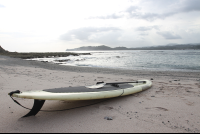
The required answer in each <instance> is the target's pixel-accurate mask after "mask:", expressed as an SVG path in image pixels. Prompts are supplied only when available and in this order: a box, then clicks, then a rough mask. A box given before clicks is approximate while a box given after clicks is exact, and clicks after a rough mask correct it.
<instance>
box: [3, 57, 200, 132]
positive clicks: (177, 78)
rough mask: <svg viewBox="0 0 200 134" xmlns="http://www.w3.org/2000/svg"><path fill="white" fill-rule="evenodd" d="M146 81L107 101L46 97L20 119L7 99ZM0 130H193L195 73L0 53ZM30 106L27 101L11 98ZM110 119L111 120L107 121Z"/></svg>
mask: <svg viewBox="0 0 200 134" xmlns="http://www.w3.org/2000/svg"><path fill="white" fill-rule="evenodd" d="M141 79H148V80H151V81H152V83H153V86H152V87H151V88H150V89H148V90H146V91H143V92H140V93H137V94H133V95H128V96H123V97H117V98H113V99H108V100H103V101H102V100H92V101H75V102H66V101H46V102H45V104H44V106H43V108H42V110H43V109H44V110H55V109H67V108H73V107H77V106H84V105H88V104H93V103H94V102H95V103H97V102H98V101H99V103H97V104H94V105H91V106H87V107H82V108H77V109H72V110H67V111H60V112H58V111H57V112H42V111H40V112H39V113H38V114H37V115H36V116H32V117H27V118H21V117H22V116H24V115H25V114H27V113H28V112H29V111H28V110H26V109H24V108H22V107H20V106H19V105H17V104H16V103H15V102H13V101H12V99H11V98H10V97H9V95H8V93H9V92H11V91H15V90H20V91H34V90H44V89H50V88H60V87H69V86H86V85H95V84H96V82H101V81H104V82H118V81H120V82H125V81H135V80H141ZM0 91H1V94H0V98H1V101H0V103H1V112H0V115H1V120H0V124H1V125H0V132H1V133H11V132H15V133H38V132H42V133H53V132H59V133H64V132H65V133H72V132H73V133H75V132H81V133H97V132H101V133H103V132H107V133H111V132H117V133H126V132H127V133H153V132H156V133H158V132H162V133H172V132H175V133H180V132H184V133H188V132H190V133H199V132H200V113H199V111H200V106H199V102H200V72H192V71H191V72H187V71H184V72H181V71H145V70H122V69H106V68H92V67H76V66H62V65H58V64H52V63H43V62H39V61H27V60H23V59H19V58H10V57H7V56H0ZM16 100H17V101H19V102H20V103H21V104H23V105H24V106H26V107H29V108H32V106H33V100H28V99H19V98H16ZM105 117H110V118H111V119H112V120H107V118H105Z"/></svg>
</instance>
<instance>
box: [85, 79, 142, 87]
mask: <svg viewBox="0 0 200 134" xmlns="http://www.w3.org/2000/svg"><path fill="white" fill-rule="evenodd" d="M125 83H145V81H131V82H113V83H104V82H103V81H102V82H97V83H96V85H93V86H86V87H87V88H96V89H98V88H102V87H104V86H105V85H112V86H114V87H119V85H118V84H125Z"/></svg>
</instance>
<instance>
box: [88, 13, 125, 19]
mask: <svg viewBox="0 0 200 134" xmlns="http://www.w3.org/2000/svg"><path fill="white" fill-rule="evenodd" d="M123 17H124V16H123V15H122V14H119V13H118V14H117V13H113V14H111V15H107V16H96V17H89V18H88V19H119V18H123Z"/></svg>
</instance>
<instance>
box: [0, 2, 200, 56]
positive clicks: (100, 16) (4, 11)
mask: <svg viewBox="0 0 200 134" xmlns="http://www.w3.org/2000/svg"><path fill="white" fill-rule="evenodd" d="M173 43H175V44H187V43H200V0H0V46H2V47H3V48H4V49H6V50H8V51H11V52H15V51H17V52H63V51H65V50H66V49H72V48H78V47H82V46H99V45H106V46H109V47H127V48H134V47H144V46H160V45H167V44H173Z"/></svg>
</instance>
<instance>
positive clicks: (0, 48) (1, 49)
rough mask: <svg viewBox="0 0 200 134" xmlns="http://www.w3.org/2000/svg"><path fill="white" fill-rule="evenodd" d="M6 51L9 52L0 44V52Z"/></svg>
mask: <svg viewBox="0 0 200 134" xmlns="http://www.w3.org/2000/svg"><path fill="white" fill-rule="evenodd" d="M5 52H8V51H6V50H5V49H3V48H2V47H1V46H0V53H5Z"/></svg>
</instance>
